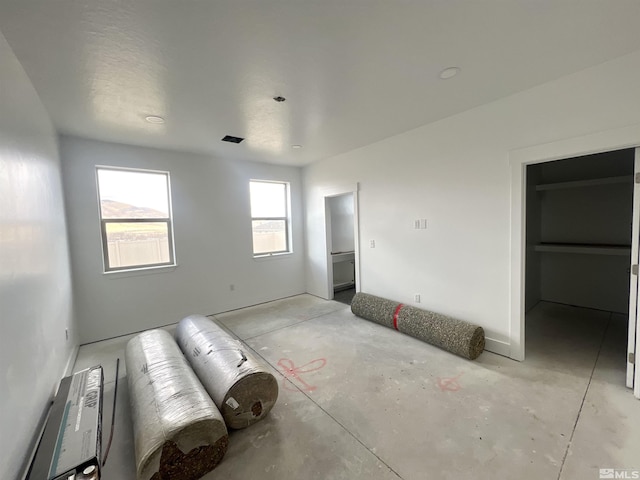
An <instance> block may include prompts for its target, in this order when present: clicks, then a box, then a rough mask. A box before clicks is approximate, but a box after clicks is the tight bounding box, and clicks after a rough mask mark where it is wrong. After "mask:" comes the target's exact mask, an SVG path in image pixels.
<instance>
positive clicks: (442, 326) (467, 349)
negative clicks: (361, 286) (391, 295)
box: [351, 293, 485, 360]
mask: <svg viewBox="0 0 640 480" xmlns="http://www.w3.org/2000/svg"><path fill="white" fill-rule="evenodd" d="M351 311H352V312H353V313H354V315H357V316H359V317H362V318H364V319H366V320H371V321H373V322H376V323H379V324H381V325H384V326H387V327H390V328H394V329H396V330H398V331H400V332H402V333H406V334H407V335H410V336H412V337H414V338H417V339H419V340H422V341H424V342H427V343H430V344H431V345H435V346H436V347H440V348H442V349H444V350H447V351H449V352H451V353H455V354H456V355H460V356H461V357H465V358H469V359H471V360H474V359H476V358H477V357H478V356H479V355H480V354H481V353H482V351H483V350H484V342H485V340H484V330H483V329H482V327H480V326H478V325H473V324H471V323H468V322H465V321H462V320H457V319H455V318H451V317H448V316H446V315H441V314H439V313H434V312H430V311H428V310H422V309H419V308H415V307H411V306H407V305H403V304H401V303H398V302H394V301H392V300H387V299H384V298H380V297H376V296H373V295H369V294H366V293H356V295H355V296H354V297H353V300H352V302H351Z"/></svg>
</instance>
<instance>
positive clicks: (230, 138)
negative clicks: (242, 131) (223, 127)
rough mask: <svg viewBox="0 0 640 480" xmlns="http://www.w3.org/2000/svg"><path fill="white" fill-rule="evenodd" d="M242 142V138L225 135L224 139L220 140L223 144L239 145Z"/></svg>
mask: <svg viewBox="0 0 640 480" xmlns="http://www.w3.org/2000/svg"><path fill="white" fill-rule="evenodd" d="M243 140H244V138H242V137H234V136H232V135H225V136H224V138H223V139H222V141H223V142H231V143H240V142H241V141H243Z"/></svg>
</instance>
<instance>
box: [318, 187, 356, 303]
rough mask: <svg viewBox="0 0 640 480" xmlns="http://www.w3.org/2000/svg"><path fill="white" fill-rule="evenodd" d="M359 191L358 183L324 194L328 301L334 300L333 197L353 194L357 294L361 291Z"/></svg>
mask: <svg viewBox="0 0 640 480" xmlns="http://www.w3.org/2000/svg"><path fill="white" fill-rule="evenodd" d="M358 189H359V185H358V184H357V183H356V184H355V185H353V186H345V187H336V188H334V189H332V190H331V191H325V192H323V197H324V198H323V202H324V222H325V225H324V227H325V228H324V231H325V246H326V252H325V257H326V262H327V263H326V270H325V271H326V272H327V278H326V289H327V290H326V291H327V297H326V298H327V300H333V258H332V257H331V243H332V238H331V209H330V208H329V199H330V198H333V197H341V196H343V195H349V194H353V249H354V253H353V256H354V260H355V277H356V278H355V281H356V285H355V287H356V292H359V291H360V220H359V216H358Z"/></svg>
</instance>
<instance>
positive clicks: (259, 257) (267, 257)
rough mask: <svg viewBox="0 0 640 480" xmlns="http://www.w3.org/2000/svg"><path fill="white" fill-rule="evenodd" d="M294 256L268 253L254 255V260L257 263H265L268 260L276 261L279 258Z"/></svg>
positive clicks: (286, 253) (289, 253)
mask: <svg viewBox="0 0 640 480" xmlns="http://www.w3.org/2000/svg"><path fill="white" fill-rule="evenodd" d="M291 255H293V252H282V253H268V254H266V255H254V256H253V259H254V260H256V261H257V262H264V261H268V260H276V259H278V258H283V257H285V258H286V257H289V256H291Z"/></svg>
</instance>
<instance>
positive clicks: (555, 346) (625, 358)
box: [521, 148, 640, 396]
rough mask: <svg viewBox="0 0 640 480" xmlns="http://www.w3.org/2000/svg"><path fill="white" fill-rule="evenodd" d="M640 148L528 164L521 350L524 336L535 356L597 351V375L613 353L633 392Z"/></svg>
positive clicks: (620, 377) (582, 354)
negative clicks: (637, 177)
mask: <svg viewBox="0 0 640 480" xmlns="http://www.w3.org/2000/svg"><path fill="white" fill-rule="evenodd" d="M638 150H639V149H634V148H627V149H621V150H614V151H610V152H604V153H597V154H591V155H583V156H579V157H571V158H562V159H559V160H548V161H545V160H542V161H540V162H538V163H531V164H528V165H526V164H524V165H523V166H522V168H523V170H524V172H523V173H524V178H525V179H526V184H525V185H523V187H524V188H523V193H524V195H523V200H524V205H523V206H524V208H525V211H524V212H523V213H524V219H525V222H526V224H525V228H524V242H523V243H524V245H523V247H524V249H523V254H524V255H523V256H524V267H525V268H524V275H523V278H522V280H523V285H522V297H523V298H524V302H523V305H522V308H523V314H524V315H523V317H524V318H523V320H524V322H523V330H524V329H525V328H526V330H524V331H526V337H525V335H524V331H522V332H521V335H522V337H521V338H522V342H523V345H522V347H523V348H522V351H523V353H524V341H525V338H527V340H526V342H527V343H526V345H527V349H531V348H533V350H528V351H529V352H530V353H531V354H534V356H536V355H539V354H540V353H541V352H544V353H545V354H547V355H549V356H553V355H558V356H559V357H560V356H562V354H566V352H567V351H572V352H574V354H573V356H569V357H565V358H570V359H576V358H581V357H582V358H588V355H589V353H588V352H589V351H591V353H592V354H593V355H595V363H594V370H595V366H596V364H598V362H599V360H598V359H599V358H600V354H601V353H603V355H604V354H605V353H606V357H605V359H604V361H605V362H608V364H609V365H610V366H613V367H614V368H613V369H612V379H614V380H612V381H614V382H616V383H621V384H625V383H626V385H627V386H629V387H633V386H634V385H633V384H634V376H635V372H634V369H635V356H634V352H635V341H636V335H637V328H636V325H637V318H636V316H637V288H638V286H637V276H636V275H634V272H633V271H632V265H636V264H637V262H638V245H637V243H638V223H639V222H638V218H637V217H638V214H639V211H638V210H639V209H638V207H637V205H638V192H637V190H638V187H637V183H636V182H635V174H636V173H637V172H638V163H639V161H640V156H639V155H638V153H637V151H638ZM634 190H635V192H634ZM636 268H637V267H636ZM525 312H526V314H525ZM616 372H617V379H616V376H615V375H616ZM625 377H626V381H625ZM636 386H637V385H636ZM637 390H638V389H636V392H635V393H636V396H638V392H637Z"/></svg>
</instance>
